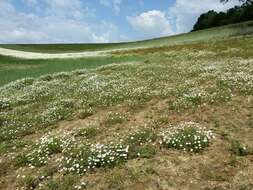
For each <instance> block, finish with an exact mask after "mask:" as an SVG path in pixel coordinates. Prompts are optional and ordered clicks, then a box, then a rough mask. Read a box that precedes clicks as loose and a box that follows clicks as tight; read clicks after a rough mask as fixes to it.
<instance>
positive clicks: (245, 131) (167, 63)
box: [0, 31, 253, 190]
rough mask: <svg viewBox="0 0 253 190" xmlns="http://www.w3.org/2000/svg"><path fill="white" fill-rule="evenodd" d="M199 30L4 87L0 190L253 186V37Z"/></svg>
mask: <svg viewBox="0 0 253 190" xmlns="http://www.w3.org/2000/svg"><path fill="white" fill-rule="evenodd" d="M204 33H205V31H203V36H204ZM200 34H201V33H199V36H196V38H197V40H196V39H193V36H192V35H194V33H193V34H189V35H190V36H191V37H192V38H190V37H189V38H187V39H188V42H189V41H190V39H191V40H193V41H195V43H193V44H183V45H182V44H181V45H176V46H170V47H152V48H146V49H139V50H128V51H118V52H115V53H114V54H113V55H112V56H113V58H112V60H121V59H124V58H125V59H126V57H140V59H139V60H135V61H134V62H133V61H131V62H128V60H125V62H122V63H121V64H111V65H107V66H101V67H98V68H93V69H90V70H75V71H71V72H62V73H54V74H45V75H42V76H40V77H36V78H24V79H21V80H17V81H14V82H11V83H9V84H7V85H5V86H2V87H0V125H1V127H0V161H1V162H0V189H38V190H55V189H59V190H60V189H61V190H62V189H66V190H67V189H68V190H72V189H73V190H75V189H89V190H97V189H101V190H108V189H129V190H132V189H140V190H142V189H161V190H168V189H197V190H198V189H203V190H217V189H229V190H238V189H246V190H250V189H252V188H253V180H252V179H253V172H252V171H253V165H252V160H253V142H252V136H253V120H252V118H253V113H252V106H253V98H252V97H253V62H252V60H253V59H252V58H253V36H252V35H248V36H238V37H226V38H224V39H220V40H210V39H209V40H208V41H205V42H198V43H197V42H196V41H198V40H200V39H204V37H203V36H201V35H200ZM205 34H206V35H207V33H205ZM209 35H213V34H209ZM222 35H223V36H225V34H222ZM222 35H221V36H222ZM226 35H227V34H226ZM181 38H183V36H181ZM207 39H208V38H207ZM162 41H163V40H162ZM175 41H176V40H175ZM150 43H151V42H150ZM152 43H158V42H157V41H156V42H154V41H152ZM16 62H18V61H16ZM107 62H110V61H108V60H107ZM115 62H118V61H115ZM65 63H66V62H65ZM31 64H32V63H31ZM52 64H53V63H52ZM59 64H60V63H59ZM31 72H32V71H31Z"/></svg>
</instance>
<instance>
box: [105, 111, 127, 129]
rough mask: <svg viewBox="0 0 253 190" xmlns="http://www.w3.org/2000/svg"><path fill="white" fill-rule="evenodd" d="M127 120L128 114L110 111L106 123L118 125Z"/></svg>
mask: <svg viewBox="0 0 253 190" xmlns="http://www.w3.org/2000/svg"><path fill="white" fill-rule="evenodd" d="M125 120H126V116H125V115H123V114H122V113H118V112H109V113H108V115H107V118H106V125H107V126H110V125H116V124H118V123H123V122H124V121H125Z"/></svg>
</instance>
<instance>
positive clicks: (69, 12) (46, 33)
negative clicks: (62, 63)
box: [0, 0, 121, 43]
mask: <svg viewBox="0 0 253 190" xmlns="http://www.w3.org/2000/svg"><path fill="white" fill-rule="evenodd" d="M29 1H30V0H29ZM27 2H28V1H27ZM46 2H47V4H46V6H47V12H46V14H45V15H44V16H37V15H35V14H31V13H30V14H28V13H23V12H20V11H18V10H17V9H16V8H15V7H14V6H13V5H12V3H11V1H9V0H6V1H0V10H1V12H0V43H75V42H76V43H81V42H84V43H88V42H114V41H120V40H121V36H120V34H119V31H118V28H117V27H116V26H115V25H114V24H112V23H105V22H103V21H101V22H99V23H96V24H94V23H91V22H88V21H87V19H86V17H87V15H88V14H89V9H88V8H85V5H84V4H83V3H82V2H81V1H79V0H50V1H49V0H46ZM84 10H86V11H87V12H85V11H84Z"/></svg>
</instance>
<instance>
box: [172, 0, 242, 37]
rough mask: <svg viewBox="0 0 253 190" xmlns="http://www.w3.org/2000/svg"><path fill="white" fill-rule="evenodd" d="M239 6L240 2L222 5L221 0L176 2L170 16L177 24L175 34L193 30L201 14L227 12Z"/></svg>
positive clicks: (184, 0) (236, 0)
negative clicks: (211, 11)
mask: <svg viewBox="0 0 253 190" xmlns="http://www.w3.org/2000/svg"><path fill="white" fill-rule="evenodd" d="M237 4H238V0H231V1H229V2H228V3H226V4H223V3H220V0H176V2H175V3H174V5H173V6H172V7H171V8H169V12H168V15H169V17H170V20H172V21H173V22H174V24H175V33H182V32H188V31H190V30H191V29H192V28H193V25H194V24H195V22H196V21H197V18H198V17H199V15H200V14H202V13H204V12H207V11H209V10H215V11H225V10H227V9H229V8H231V7H233V6H235V5H237Z"/></svg>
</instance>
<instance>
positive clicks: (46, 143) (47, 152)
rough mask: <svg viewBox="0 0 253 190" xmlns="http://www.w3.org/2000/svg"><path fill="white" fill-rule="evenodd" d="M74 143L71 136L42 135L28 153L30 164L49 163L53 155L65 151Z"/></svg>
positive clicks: (40, 164)
mask: <svg viewBox="0 0 253 190" xmlns="http://www.w3.org/2000/svg"><path fill="white" fill-rule="evenodd" d="M71 144H72V140H71V139H69V138H59V137H55V136H52V135H46V136H44V137H42V138H41V139H40V140H39V141H38V142H37V143H36V145H35V146H34V149H33V151H32V152H31V153H29V154H27V162H28V163H29V166H32V167H33V166H42V165H45V164H46V163H47V161H48V160H49V159H50V157H51V155H53V154H57V153H61V152H63V151H65V150H66V149H67V148H68V147H69V146H70V145H71Z"/></svg>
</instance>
